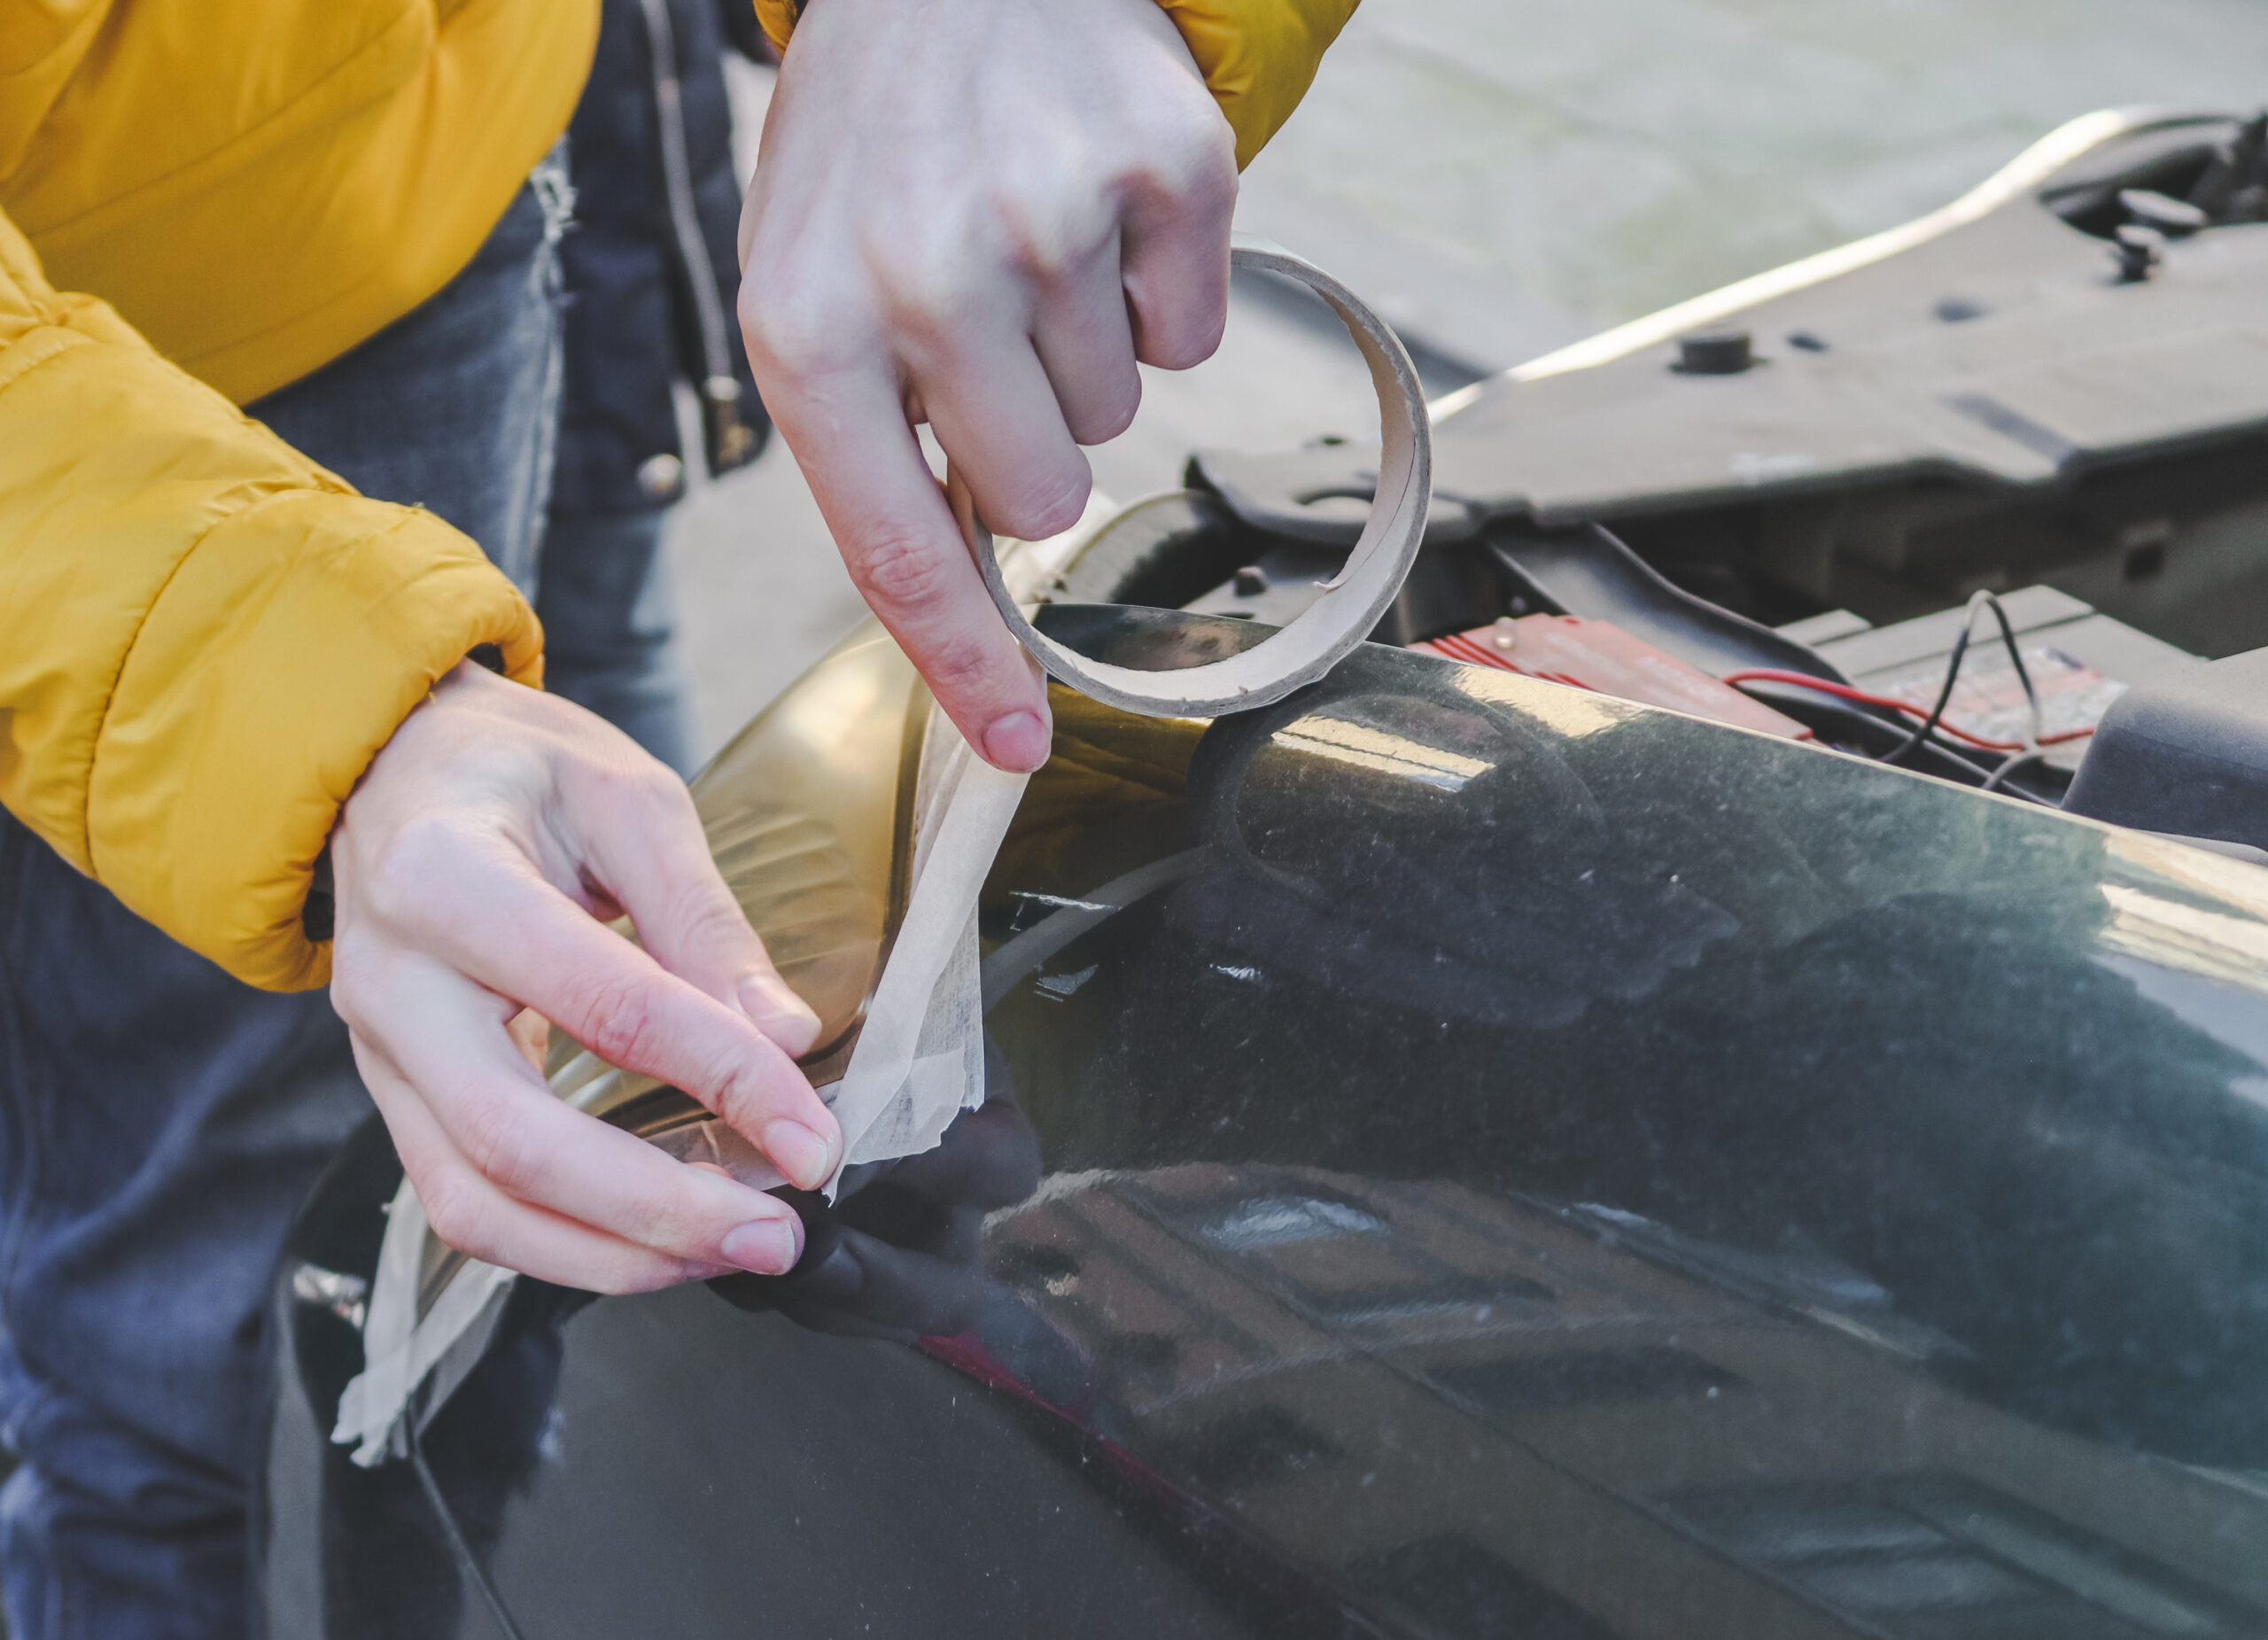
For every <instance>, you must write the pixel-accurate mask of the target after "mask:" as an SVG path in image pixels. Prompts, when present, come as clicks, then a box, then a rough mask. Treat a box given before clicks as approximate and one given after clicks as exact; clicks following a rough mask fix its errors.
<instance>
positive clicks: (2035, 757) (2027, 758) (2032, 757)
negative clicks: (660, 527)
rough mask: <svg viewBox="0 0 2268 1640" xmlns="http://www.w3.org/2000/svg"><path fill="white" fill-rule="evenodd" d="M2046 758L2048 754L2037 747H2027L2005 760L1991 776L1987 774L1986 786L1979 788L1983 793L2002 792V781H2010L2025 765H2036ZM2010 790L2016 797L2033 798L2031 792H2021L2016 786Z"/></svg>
mask: <svg viewBox="0 0 2268 1640" xmlns="http://www.w3.org/2000/svg"><path fill="white" fill-rule="evenodd" d="M2045 756H2047V754H2046V753H2045V752H2043V751H2041V750H2039V748H2038V747H2037V746H2030V747H2025V748H2023V749H2022V750H2018V751H2016V752H2014V753H2012V754H2011V755H2010V756H2009V757H2008V758H2006V759H2004V760H2003V761H2002V762H2001V763H2000V765H1999V766H1997V767H1996V768H1994V769H1993V771H1992V773H1990V774H1987V775H1986V776H1985V784H1984V785H1983V786H1982V787H1980V788H1978V789H1979V790H1982V791H1998V790H2000V782H2001V781H2004V780H2006V779H2008V776H2009V775H2011V774H2013V773H2016V771H2017V770H2018V769H2020V768H2022V767H2023V766H2024V765H2025V764H2027V763H2036V762H2038V761H2039V759H2040V758H2043V757H2045ZM2008 791H2009V792H2010V793H2011V794H2012V795H2014V796H2016V797H2030V796H2031V794H2030V793H2029V792H2025V791H2023V790H2020V789H2017V788H2016V787H2014V786H2011V787H2009V788H2008Z"/></svg>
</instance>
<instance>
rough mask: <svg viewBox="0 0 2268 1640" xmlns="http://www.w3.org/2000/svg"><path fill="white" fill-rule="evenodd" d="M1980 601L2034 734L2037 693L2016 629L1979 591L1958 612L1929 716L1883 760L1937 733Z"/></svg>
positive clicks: (1988, 596) (1895, 757)
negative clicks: (1994, 623)
mask: <svg viewBox="0 0 2268 1640" xmlns="http://www.w3.org/2000/svg"><path fill="white" fill-rule="evenodd" d="M1980 603H1982V604H1984V605H1985V606H1986V607H1988V608H1989V609H1991V610H1992V615H1993V618H1995V619H1997V620H1998V621H1999V622H2000V641H2002V642H2003V643H2005V644H2007V645H2008V659H2009V661H2010V662H2011V663H2013V664H2014V665H2015V666H2016V681H2017V682H2019V683H2021V684H2023V697H2024V699H2025V701H2026V702H2027V703H2030V705H2031V716H2032V727H2033V733H2034V735H2037V734H2038V731H2039V692H2038V691H2037V690H2035V689H2034V688H2032V687H2031V672H2028V671H2026V670H2025V668H2024V664H2023V649H2021V648H2020V647H2019V646H2018V645H2017V643H2016V628H2015V627H2014V626H2011V625H2010V624H2009V622H2008V610H2005V609H2003V608H2001V607H2000V599H1999V598H1998V597H1997V596H1995V595H1993V594H1992V593H1989V592H1980V593H1978V594H1977V595H1975V596H1974V597H1972V598H1970V599H1969V607H1968V609H1967V610H1964V611H1963V612H1962V615H1961V635H1960V636H1959V637H1958V638H1955V639H1954V640H1953V656H1952V657H1951V658H1950V659H1949V660H1947V661H1946V681H1945V687H1944V688H1940V689H1939V690H1938V703H1937V704H1936V705H1934V706H1932V707H1930V715H1929V716H1928V717H1926V718H1924V719H1922V721H1921V723H1920V724H1919V725H1917V726H1916V727H1915V729H1914V732H1913V733H1912V734H1910V735H1907V737H1906V738H1905V739H1904V740H1903V741H1900V742H1899V744H1898V748H1897V750H1894V751H1891V752H1887V753H1885V754H1884V757H1883V758H1882V761H1883V762H1884V763H1896V762H1899V760H1900V759H1902V758H1905V757H1906V756H1907V754H1908V753H1909V752H1911V751H1912V750H1914V749H1915V747H1916V746H1919V745H1920V744H1921V743H1922V742H1923V741H1925V740H1929V739H1930V737H1931V736H1932V735H1935V734H1936V733H1937V729H1938V723H1939V721H1940V720H1942V719H1944V717H1945V715H1946V703H1948V702H1950V701H1951V700H1952V699H1953V685H1955V684H1956V683H1958V682H1960V681H1961V660H1962V657H1965V656H1966V655H1968V653H1969V634H1970V633H1973V632H1974V631H1976V629H1977V605H1978V604H1980ZM1933 743H1934V742H1933Z"/></svg>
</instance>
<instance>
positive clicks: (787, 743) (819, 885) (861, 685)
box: [550, 620, 929, 1131]
mask: <svg viewBox="0 0 2268 1640" xmlns="http://www.w3.org/2000/svg"><path fill="white" fill-rule="evenodd" d="M928 709H929V696H928V690H927V689H926V688H924V687H923V686H922V684H921V680H920V678H919V676H918V675H916V673H915V672H914V670H913V664H912V663H911V662H910V661H908V660H907V659H906V658H905V655H904V654H903V653H902V652H901V651H900V650H899V649H898V647H897V644H896V643H894V642H892V641H890V638H889V634H888V633H885V632H884V631H883V630H882V627H881V626H880V625H879V624H878V623H876V622H874V621H871V620H869V621H866V622H865V623H863V624H862V625H860V626H859V627H858V629H857V630H856V631H855V632H853V633H851V634H850V636H849V637H848V638H846V639H844V640H843V641H842V642H841V643H840V644H837V645H836V646H835V649H833V650H831V651H830V652H829V653H828V654H827V656H826V657H824V658H823V659H821V660H820V661H819V663H818V665H814V666H813V667H812V669H811V670H810V671H809V672H805V673H804V675H803V676H802V677H801V678H799V679H797V680H796V682H795V683H793V684H791V685H790V686H789V687H788V690H787V692H786V693H785V694H783V695H781V696H780V698H779V699H778V700H776V701H774V702H773V703H772V704H771V705H770V706H768V707H766V708H765V710H764V711H762V712H761V713H759V714H758V715H757V718H756V719H755V720H754V721H752V722H751V723H750V724H749V726H748V727H746V728H744V729H742V731H741V732H740V733H739V734H738V735H735V736H734V738H733V740H732V742H731V743H730V744H729V745H727V746H726V748H725V749H724V750H722V751H720V752H718V754H717V756H716V758H715V759H714V760H713V761H712V762H711V764H710V765H709V766H708V767H707V768H705V769H703V771H702V772H701V773H700V774H699V775H698V776H696V777H695V780H694V782H693V799H694V804H695V807H696V808H697V809H698V810H699V811H700V813H701V819H702V822H703V825H705V826H706V827H707V828H708V832H709V847H710V851H711V853H713V854H714V855H715V856H716V860H717V867H718V870H719V871H720V872H722V873H723V874H724V878H725V882H726V885H727V886H729V887H730V888H731V890H733V893H734V896H735V897H736V898H738V899H739V901H740V903H741V909H742V911H744V912H746V913H748V920H749V921H750V924H751V925H752V926H753V927H754V928H755V929H756V931H757V934H758V935H760V936H762V937H763V940H764V944H765V950H767V951H769V952H771V953H772V960H773V962H774V963H775V964H776V965H778V967H779V969H780V973H781V977H782V978H784V979H786V981H787V982H788V984H789V985H791V986H793V987H794V988H795V991H796V994H797V995H798V996H800V997H802V998H803V999H804V1001H806V1002H808V1003H809V1004H811V1006H812V1008H813V1009H814V1010H815V1011H816V1012H817V1013H818V1014H819V1041H818V1045H816V1046H815V1047H814V1048H813V1049H812V1052H811V1053H809V1054H806V1055H805V1056H804V1068H805V1069H806V1070H808V1071H810V1072H811V1073H812V1076H813V1080H814V1081H826V1080H828V1079H830V1073H831V1072H835V1071H837V1070H839V1066H837V1065H836V1064H835V1061H837V1060H840V1059H841V1058H843V1057H844V1056H846V1055H847V1053H848V1051H849V1046H850V1041H851V1040H852V1038H854V1037H855V1035H856V1030H857V1026H858V1022H859V1019H860V1017H861V1015H862V1014H863V1013H864V1010H865V1007H866V998H867V995H868V993H869V992H870V991H871V990H872V989H873V986H874V978H875V975H876V974H877V973H878V971H879V970H880V968H881V964H882V955H883V953H884V950H885V947H886V945H887V942H888V939H889V931H890V929H892V927H893V926H894V925H895V921H896V918H897V914H898V913H899V912H900V911H901V910H902V906H901V905H898V904H897V901H898V900H900V899H901V898H903V885H902V884H901V883H900V882H898V880H897V879H898V875H899V873H898V869H897V862H898V860H899V859H902V858H903V853H904V851H903V850H901V849H900V847H899V841H900V833H901V831H902V830H903V829H904V828H905V826H906V824H907V823H908V820H909V819H910V816H909V814H908V812H907V805H906V804H904V803H903V802H901V800H900V793H901V791H903V792H905V793H907V794H909V795H910V794H911V792H912V790H913V781H912V780H911V779H910V778H905V779H901V776H902V775H910V773H911V770H912V765H913V761H914V759H915V758H917V757H918V755H919V752H920V743H921V729H922V726H923V725H924V724H925V723H926V721H927V719H928ZM625 931H627V930H625ZM550 1070H551V1085H552V1089H553V1091H554V1092H556V1093H557V1094H559V1096H560V1097H561V1098H563V1099H565V1100H568V1101H569V1102H571V1103H572V1104H574V1105H577V1106H579V1107H580V1108H583V1109H585V1110H588V1111H590V1112H591V1113H592V1114H593V1115H606V1116H610V1117H612V1118H613V1119H615V1120H617V1121H620V1122H624V1123H625V1125H629V1126H632V1127H634V1128H636V1129H638V1130H639V1131H649V1130H650V1129H653V1128H656V1127H657V1126H667V1125H669V1124H670V1123H671V1122H672V1120H675V1119H681V1118H682V1117H683V1116H686V1115H693V1114H696V1112H695V1110H691V1109H681V1107H687V1106H690V1104H691V1101H690V1100H685V1099H684V1098H683V1096H682V1095H672V1096H670V1097H669V1098H667V1099H666V1100H660V1101H656V1100H655V1098H654V1096H655V1094H656V1090H657V1089H660V1088H661V1085H662V1084H659V1083H657V1082H656V1081H655V1080H654V1079H653V1078H652V1077H650V1076H633V1075H629V1074H626V1073H625V1072H623V1071H619V1070H617V1069H613V1068H612V1067H610V1066H609V1065H607V1064H606V1063H605V1062H604V1061H602V1060H600V1059H598V1058H597V1057H596V1056H595V1055H593V1054H591V1053H586V1052H584V1051H582V1049H581V1048H580V1047H579V1046H578V1045H576V1044H574V1043H572V1042H568V1041H565V1040H563V1039H561V1040H559V1041H557V1042H556V1043H555V1046H554V1049H553V1053H552V1058H551V1065H550ZM649 1106H651V1107H653V1108H650V1109H649ZM698 1114H705V1113H698Z"/></svg>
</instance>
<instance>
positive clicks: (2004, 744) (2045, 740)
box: [1721, 671, 2094, 751]
mask: <svg viewBox="0 0 2268 1640" xmlns="http://www.w3.org/2000/svg"><path fill="white" fill-rule="evenodd" d="M1721 681H1723V682H1726V683H1793V684H1797V685H1798V686H1800V687H1801V688H1806V689H1817V690H1818V691H1819V692H1820V693H1821V694H1822V695H1832V696H1835V697H1836V698H1837V700H1845V701H1857V702H1858V703H1860V704H1861V705H1866V706H1886V707H1888V708H1890V710H1891V711H1902V712H1904V713H1906V715H1907V716H1908V717H1910V718H1913V719H1916V720H1918V721H1921V722H1927V721H1928V720H1929V716H1930V714H1929V713H1928V712H1926V711H1922V708H1920V707H1919V706H1916V705H1915V704H1914V703H1913V702H1911V701H1901V700H1894V699H1892V698H1891V696H1887V695H1869V694H1868V693H1867V692H1866V691H1865V690H1864V689H1854V688H1851V686H1850V685H1848V684H1846V683H1830V682H1829V681H1828V680H1826V679H1825V678H1814V677H1813V676H1812V675H1811V674H1810V673H1808V672H1768V671H1758V672H1731V673H1728V675H1727V676H1726V677H1725V678H1723V679H1722V680H1721ZM1938 727H1939V728H1941V729H1943V730H1944V731H1945V732H1946V734H1948V735H1953V736H1954V737H1956V738H1957V739H1960V740H1965V741H1967V742H1969V744H1970V745H1972V746H1975V747H1977V748H1978V749H1979V750H1985V751H2022V750H2023V745H2022V743H2021V742H2013V741H1988V740H1986V739H1985V737H1984V736H1983V735H1971V734H1970V733H1969V731H1968V730H1967V729H1963V728H1957V727H1954V726H1953V725H1952V724H1950V723H1947V722H1946V720H1945V719H1942V718H1940V719H1938ZM2093 733H2094V731H2093V729H2066V730H2064V731H2063V732H2062V734H2060V735H2041V736H2040V737H2039V743H2040V744H2041V745H2043V746H2060V745H2062V743H2063V742H2066V741H2078V740H2085V738H2086V737H2087V736H2088V735H2092V734H2093Z"/></svg>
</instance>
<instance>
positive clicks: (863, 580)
mask: <svg viewBox="0 0 2268 1640" xmlns="http://www.w3.org/2000/svg"><path fill="white" fill-rule="evenodd" d="M772 409H773V416H774V417H775V418H776V419H777V420H778V421H779V423H780V425H781V431H782V432H783V433H784V434H785V435H786V437H787V439H788V448H789V449H791V450H793V451H794V452H795V454H796V462H797V463H798V464H800V465H801V466H802V468H803V470H804V478H805V479H806V480H807V481H808V482H809V483H810V485H811V487H812V495H813V496H814V497H815V498H816V499H817V500H818V501H819V511H820V512H821V513H822V514H823V515H824V516H825V517H826V519H827V528H828V529H829V530H830V531H831V532H833V533H834V536H835V544H836V546H837V548H839V549H840V550H841V552H842V554H843V563H844V564H845V565H846V566H848V568H849V569H850V579H852V580H853V581H855V582H857V583H858V590H859V591H860V592H861V593H862V594H863V595H865V596H866V602H867V604H868V605H869V606H870V607H871V608H872V609H873V610H874V613H875V615H876V616H878V617H879V618H881V620H882V625H883V626H887V627H888V628H889V632H890V635H891V636H892V637H894V638H896V639H897V641H898V644H899V647H901V648H902V649H905V653H906V655H907V657H909V658H910V659H911V660H912V661H913V664H914V665H915V666H916V667H917V668H919V669H920V673H921V676H922V677H923V679H924V680H927V682H928V685H929V688H930V691H931V692H932V693H933V694H934V695H936V697H937V703H938V704H939V705H940V706H942V707H944V711H945V715H946V716H947V717H949V718H951V719H952V720H953V724H954V726H955V727H958V728H959V730H960V732H961V734H962V735H964V736H966V737H967V741H968V743H969V744H970V745H972V746H974V747H975V748H976V750H978V751H979V752H980V753H981V754H982V755H983V758H984V759H985V761H986V762H988V763H990V764H992V765H993V766H996V767H998V768H1002V769H1007V770H1010V771H1029V770H1031V769H1037V767H1039V766H1040V765H1041V764H1043V763H1045V761H1046V760H1047V750H1048V739H1049V735H1050V727H1049V714H1048V709H1047V691H1046V689H1045V687H1044V686H1043V684H1042V682H1041V680H1040V678H1039V675H1038V673H1037V671H1036V669H1035V668H1034V667H1033V665H1032V663H1031V661H1030V659H1029V657H1027V656H1026V655H1025V654H1024V652H1023V649H1022V648H1021V645H1019V644H1018V643H1017V642H1016V641H1015V639H1014V638H1013V637H1012V636H1010V635H1009V633H1008V629H1007V628H1006V626H1003V625H1002V624H1001V620H1000V617H999V613H998V610H994V609H993V607H992V600H991V597H990V595H989V594H988V593H987V592H986V591H985V590H984V582H983V578H982V577H980V576H979V575H978V573H977V571H976V565H975V564H974V563H973V562H971V561H970V558H969V556H968V546H967V542H966V541H964V540H962V538H961V533H960V530H959V526H958V525H955V524H954V522H953V516H952V512H951V509H950V508H949V507H947V506H946V504H945V498H944V493H943V492H942V491H941V490H940V489H939V488H938V487H937V481H936V478H934V477H933V476H932V475H931V474H930V471H929V467H928V462H925V461H923V460H922V458H921V447H920V442H919V441H918V440H917V439H915V437H914V434H913V427H912V426H911V425H910V424H908V423H907V421H906V418H905V406H904V404H903V403H902V402H900V400H899V399H898V396H897V393H896V391H895V390H894V389H893V388H892V387H891V386H890V385H889V383H887V382H886V381H883V380H882V379H880V378H878V377H865V376H860V375H854V374H852V373H850V372H844V373H843V374H840V375H837V376H835V377H830V378H828V380H827V383H826V384H825V385H824V386H822V387H819V388H818V389H815V390H813V391H811V392H808V393H805V394H804V395H803V396H802V398H801V399H797V398H795V397H792V396H791V397H785V398H783V399H782V400H776V401H774V402H773V405H772Z"/></svg>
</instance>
